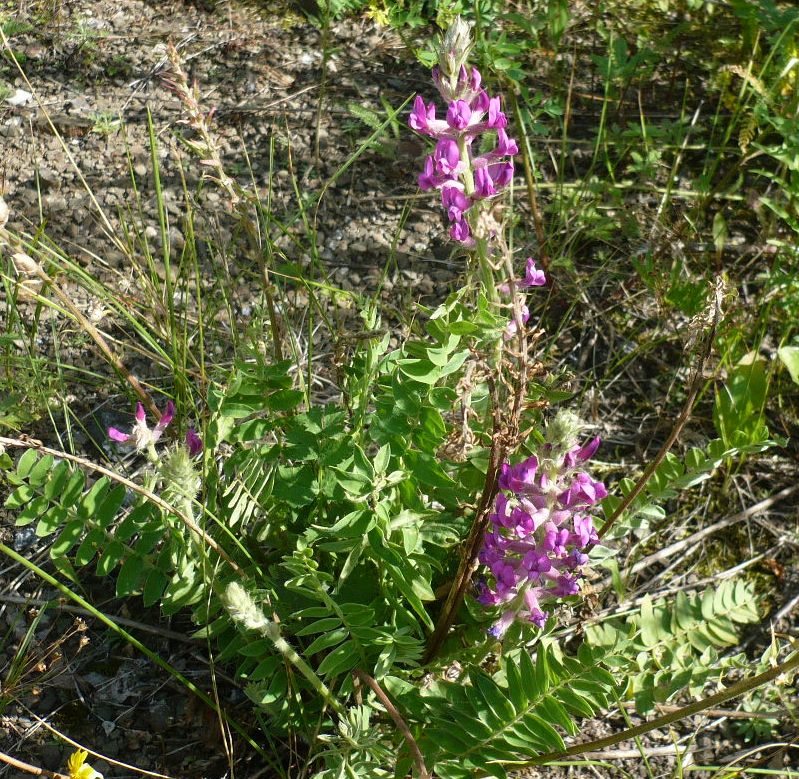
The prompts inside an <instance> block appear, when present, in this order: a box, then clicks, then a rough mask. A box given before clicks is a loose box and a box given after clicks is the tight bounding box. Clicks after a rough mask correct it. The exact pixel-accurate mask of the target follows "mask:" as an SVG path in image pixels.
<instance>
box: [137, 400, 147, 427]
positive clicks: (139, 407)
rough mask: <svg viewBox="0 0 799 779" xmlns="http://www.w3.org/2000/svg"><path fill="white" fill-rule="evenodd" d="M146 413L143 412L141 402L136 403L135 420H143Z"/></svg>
mask: <svg viewBox="0 0 799 779" xmlns="http://www.w3.org/2000/svg"><path fill="white" fill-rule="evenodd" d="M146 417H147V415H146V414H145V413H144V406H143V405H142V404H141V403H137V404H136V421H137V422H144V420H145V418H146Z"/></svg>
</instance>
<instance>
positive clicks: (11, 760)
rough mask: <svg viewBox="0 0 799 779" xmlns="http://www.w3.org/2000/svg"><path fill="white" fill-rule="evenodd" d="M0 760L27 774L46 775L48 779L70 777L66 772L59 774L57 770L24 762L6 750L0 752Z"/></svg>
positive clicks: (65, 778) (66, 778)
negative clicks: (8, 753)
mask: <svg viewBox="0 0 799 779" xmlns="http://www.w3.org/2000/svg"><path fill="white" fill-rule="evenodd" d="M0 760H1V761H2V762H4V763H7V764H8V765H10V766H11V767H12V768H16V769H17V770H19V771H24V772H25V773H26V774H34V775H35V776H46V777H48V779H69V777H68V776H67V775H66V774H59V773H57V772H56V771H48V770H47V769H46V768H39V766H36V765H31V764H30V763H23V762H22V760H17V759H16V758H15V757H11V755H7V754H6V753H5V752H0Z"/></svg>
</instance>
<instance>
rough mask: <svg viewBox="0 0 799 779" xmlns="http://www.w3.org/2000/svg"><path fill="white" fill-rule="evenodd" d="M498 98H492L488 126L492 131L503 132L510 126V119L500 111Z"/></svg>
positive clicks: (489, 104) (489, 105) (489, 106)
mask: <svg viewBox="0 0 799 779" xmlns="http://www.w3.org/2000/svg"><path fill="white" fill-rule="evenodd" d="M499 106H500V100H499V98H498V97H492V98H491V100H490V101H489V103H488V122H486V124H487V125H488V127H489V128H490V129H491V130H503V129H505V128H506V127H507V126H508V117H507V116H505V114H503V113H502V110H501V109H500V107H499Z"/></svg>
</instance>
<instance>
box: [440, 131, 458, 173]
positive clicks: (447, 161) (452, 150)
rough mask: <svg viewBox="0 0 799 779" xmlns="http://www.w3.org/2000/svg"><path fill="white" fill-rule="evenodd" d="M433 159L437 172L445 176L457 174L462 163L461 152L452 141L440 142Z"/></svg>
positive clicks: (443, 140)
mask: <svg viewBox="0 0 799 779" xmlns="http://www.w3.org/2000/svg"><path fill="white" fill-rule="evenodd" d="M433 159H434V160H435V164H436V171H437V172H438V173H443V174H444V175H445V176H450V175H452V174H454V173H456V172H457V171H458V168H459V165H460V161H461V152H460V149H459V148H458V144H457V143H455V141H452V140H447V139H442V140H440V141H439V142H438V143H437V144H436V150H435V152H434V153H433Z"/></svg>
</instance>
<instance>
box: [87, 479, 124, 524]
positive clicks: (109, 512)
mask: <svg viewBox="0 0 799 779" xmlns="http://www.w3.org/2000/svg"><path fill="white" fill-rule="evenodd" d="M126 494H127V489H126V488H125V486H124V485H122V484H117V485H116V486H115V487H114V488H113V489H112V490H111V491H110V492H108V494H107V495H105V497H104V498H103V501H102V503H101V504H100V505H99V506H98V507H97V508H96V509H95V511H94V514H93V517H92V518H93V519H94V521H95V522H96V523H97V525H98V526H99V527H101V528H104V529H105V528H107V527H108V526H109V525H110V524H111V523H112V522H113V521H114V518H115V517H116V515H117V512H118V511H119V508H120V506H122V502H123V501H124V500H125V495H126Z"/></svg>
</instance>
